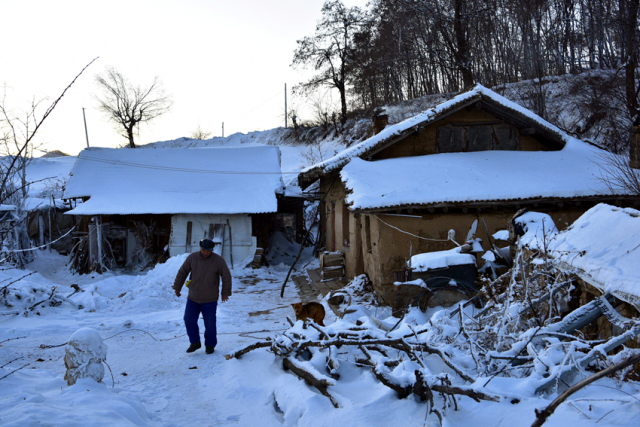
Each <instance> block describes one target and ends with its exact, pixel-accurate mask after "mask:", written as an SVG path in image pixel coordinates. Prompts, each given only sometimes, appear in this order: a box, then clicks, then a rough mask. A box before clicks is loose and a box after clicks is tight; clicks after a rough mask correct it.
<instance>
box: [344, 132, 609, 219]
mask: <svg viewBox="0 0 640 427" xmlns="http://www.w3.org/2000/svg"><path fill="white" fill-rule="evenodd" d="M599 152H601V150H599V149H597V148H595V147H593V146H591V145H589V144H587V143H584V142H582V141H580V140H577V139H575V138H570V139H569V140H568V142H567V144H566V145H565V147H564V148H563V149H562V150H560V151H477V152H472V153H442V154H431V155H426V156H416V157H404V158H396V159H386V160H378V161H374V162H370V161H365V160H362V159H359V158H354V159H352V160H351V161H350V162H349V164H347V165H346V166H345V167H344V168H343V169H342V172H341V177H342V181H343V182H344V184H345V186H346V188H347V189H348V190H350V192H351V193H350V194H349V196H348V197H347V202H348V203H350V204H352V206H351V208H352V209H368V208H371V209H373V208H383V207H390V206H399V205H420V204H435V203H455V202H473V201H499V200H518V199H534V198H556V197H557V198H573V197H587V196H594V195H608V194H611V190H610V189H609V188H608V187H607V185H606V184H605V183H604V182H603V181H602V180H601V179H599V177H600V176H601V175H602V173H603V172H602V169H601V168H600V166H599V165H598V163H597V161H598V159H599V158H598V153H599Z"/></svg>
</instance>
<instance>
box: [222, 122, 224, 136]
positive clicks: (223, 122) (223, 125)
mask: <svg viewBox="0 0 640 427" xmlns="http://www.w3.org/2000/svg"><path fill="white" fill-rule="evenodd" d="M222 137H223V138H224V122H222Z"/></svg>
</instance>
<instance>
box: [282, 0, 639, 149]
mask: <svg viewBox="0 0 640 427" xmlns="http://www.w3.org/2000/svg"><path fill="white" fill-rule="evenodd" d="M638 4H639V2H638V0H630V1H616V0H535V1H531V0H477V1H476V0H411V1H409V0H372V1H371V2H370V3H368V6H367V8H366V9H360V8H357V7H352V8H349V7H346V6H345V5H344V4H343V3H342V2H341V1H339V0H332V1H328V2H326V3H325V4H324V6H323V8H322V11H321V13H322V15H321V18H320V19H319V20H318V24H317V27H316V31H315V33H314V34H313V35H309V36H307V37H304V38H302V39H301V40H298V48H297V49H296V51H295V52H294V57H293V63H292V65H293V66H294V67H305V68H310V69H312V70H314V71H315V75H314V76H313V77H312V78H310V79H309V80H308V81H305V82H302V83H300V84H299V85H297V86H296V88H295V89H296V93H297V94H299V95H303V96H305V95H306V96H309V95H311V94H313V93H317V92H318V91H321V90H326V89H333V90H337V91H338V93H339V94H340V106H339V107H336V109H335V111H330V109H328V108H327V109H326V111H318V112H317V114H316V115H315V116H316V122H325V123H323V124H324V125H325V126H328V125H330V124H332V125H333V126H334V128H336V129H337V128H338V127H337V123H338V122H339V123H341V124H342V125H343V126H344V125H346V122H347V120H348V118H349V117H354V115H355V116H356V117H357V115H358V114H357V112H361V113H362V112H365V113H366V114H370V113H372V112H373V111H375V110H376V109H377V108H379V107H383V106H389V105H394V104H398V103H406V102H407V101H410V100H416V99H417V98H423V97H428V96H430V95H440V94H451V93H456V92H459V91H461V90H464V89H465V88H468V87H470V86H471V85H473V84H475V83H480V84H482V85H484V86H487V87H492V88H494V90H496V89H497V90H498V91H500V92H503V94H504V95H505V96H506V97H508V98H509V99H512V100H514V101H516V102H518V103H521V104H523V105H524V106H526V107H527V108H529V109H531V110H532V111H534V112H535V113H537V114H539V115H540V116H542V117H544V118H546V119H548V120H550V121H551V122H553V123H554V124H557V125H558V126H560V127H561V128H563V129H565V130H567V131H568V132H570V133H574V134H575V135H576V136H579V137H582V138H585V139H592V140H594V141H597V142H600V143H602V144H604V145H606V146H607V147H610V148H611V149H613V150H614V151H621V150H622V151H624V150H625V149H626V139H627V137H626V135H627V131H628V129H629V127H630V126H631V124H632V123H633V122H634V121H635V120H636V117H637V115H638V82H637V79H636V74H637V66H638ZM571 76H578V77H577V78H576V79H572V78H571ZM525 81H526V83H520V84H517V83H519V82H525ZM550 83H551V84H550ZM514 84H515V85H514ZM501 88H502V90H501ZM567 97H570V100H571V104H570V105H566V104H565V106H562V107H558V106H557V105H556V104H559V102H558V100H559V99H563V100H565V99H566V100H569V99H567ZM440 99H442V98H441V97H437V98H436V100H440ZM434 102H435V100H433V101H432V100H430V99H428V98H427V99H422V100H420V101H413V102H411V105H412V106H411V107H409V108H410V109H413V110H419V109H422V108H424V107H426V106H429V105H431V104H433V103H434ZM565 107H568V110H570V111H569V112H567V111H565V110H566V108H565ZM354 113H355V114H354ZM567 113H568V114H567ZM289 114H290V115H291V116H294V115H295V111H290V112H289ZM323 118H324V119H323ZM396 120H397V119H396ZM350 141H351V140H350V139H347V140H346V142H347V143H349V142H350Z"/></svg>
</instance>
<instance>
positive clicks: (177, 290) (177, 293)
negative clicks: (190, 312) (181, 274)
mask: <svg viewBox="0 0 640 427" xmlns="http://www.w3.org/2000/svg"><path fill="white" fill-rule="evenodd" d="M174 290H175V291H176V296H177V297H179V296H180V290H179V289H174Z"/></svg>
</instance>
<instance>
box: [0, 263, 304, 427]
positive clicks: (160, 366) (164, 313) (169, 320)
mask: <svg viewBox="0 0 640 427" xmlns="http://www.w3.org/2000/svg"><path fill="white" fill-rule="evenodd" d="M41 258H44V260H39V261H38V263H37V264H36V265H35V267H38V268H39V270H40V271H44V272H46V273H45V275H44V276H45V277H46V278H47V279H53V280H54V281H55V283H57V284H59V285H60V286H61V287H62V286H68V285H69V284H71V283H79V284H80V285H81V287H82V288H86V287H87V286H91V285H90V284H91V283H92V282H97V284H96V285H95V286H97V289H98V292H100V291H103V293H104V294H109V293H114V292H113V291H114V290H112V289H111V290H107V288H109V287H111V286H113V284H114V283H117V284H118V286H119V288H122V289H118V290H117V291H116V292H115V293H116V294H117V293H119V292H120V290H126V288H127V287H129V286H133V285H134V284H133V283H132V282H134V281H135V279H136V278H137V276H107V277H106V278H105V279H102V277H101V276H99V275H98V276H97V277H96V276H94V277H95V278H94V279H91V277H90V276H84V277H83V276H70V275H69V274H68V273H67V272H66V269H65V268H64V266H62V265H56V261H60V259H58V258H57V257H54V256H52V257H41ZM247 272H248V273H247ZM173 273H175V272H173ZM171 274H172V272H167V275H171ZM232 274H233V275H234V294H233V296H232V298H231V299H230V300H229V302H227V303H225V304H219V306H218V333H219V335H218V341H219V343H218V346H217V347H216V352H215V353H214V354H213V355H207V354H205V353H204V349H201V350H198V351H196V352H195V353H192V354H187V353H186V352H185V350H186V348H187V347H188V345H189V343H188V340H187V337H186V336H181V337H178V338H176V339H171V338H173V337H176V336H180V335H184V334H185V330H184V326H183V322H182V314H183V307H184V303H185V301H186V296H185V295H184V293H183V296H182V297H181V298H180V299H178V298H176V297H175V296H174V295H171V294H172V291H171V289H170V284H171V283H170V282H169V283H165V285H166V287H165V289H164V290H163V291H165V292H167V294H168V295H169V296H164V298H162V300H163V302H164V303H166V304H164V305H168V306H169V307H165V309H163V310H158V311H156V310H153V309H152V308H153V305H154V304H149V305H148V306H147V307H146V308H147V309H144V308H145V304H144V303H142V304H140V303H139V302H138V303H137V304H136V309H135V310H131V309H129V308H128V307H127V305H131V304H127V303H124V304H117V297H116V298H115V299H114V301H110V302H109V304H110V305H111V306H110V307H109V308H108V309H107V310H106V312H105V311H103V310H97V311H96V312H93V313H87V312H85V311H78V310H71V309H68V310H64V311H63V312H60V310H58V311H55V310H52V309H51V310H49V309H48V312H47V313H46V315H45V314H44V313H43V315H42V316H30V317H28V318H12V319H6V318H5V319H0V322H1V323H0V333H1V335H0V337H3V338H4V339H6V338H5V337H7V338H8V337H23V336H24V337H26V338H24V339H20V340H16V341H12V342H11V343H5V344H4V345H3V349H5V350H8V351H11V352H12V353H13V354H14V355H18V356H22V358H23V360H27V361H36V360H40V359H41V360H43V361H41V362H33V363H32V364H31V366H33V367H35V368H37V369H38V370H42V371H43V372H48V373H49V374H50V376H51V377H53V378H56V379H57V381H58V382H59V387H63V386H64V387H66V384H65V383H64V381H62V378H63V376H64V372H65V368H64V362H63V356H64V347H57V348H50V349H40V348H39V346H40V344H46V345H57V344H61V343H64V342H66V340H68V338H69V336H70V335H71V334H72V333H73V332H75V331H76V330H77V329H79V328H81V327H91V328H94V329H96V330H98V331H99V332H100V334H101V335H102V337H103V339H106V341H105V344H106V345H107V346H108V353H107V362H108V363H109V366H110V367H111V369H112V370H113V375H114V378H115V389H114V391H116V392H119V394H120V395H123V396H126V397H128V398H130V399H133V400H138V399H139V401H140V403H141V404H142V405H143V406H144V409H145V410H146V412H147V414H148V416H149V420H148V421H149V423H150V424H151V425H166V426H182V425H187V424H191V423H194V425H244V424H245V423H248V422H249V420H251V422H256V423H259V424H260V425H280V424H281V423H280V422H279V421H278V417H279V415H278V414H277V413H276V411H275V409H274V406H273V404H272V396H257V395H256V394H259V393H260V392H261V391H262V389H263V386H262V384H261V383H260V381H261V377H263V372H261V371H262V370H264V366H265V364H264V362H268V364H271V362H270V361H265V360H262V361H260V362H261V363H259V366H258V365H256V366H255V367H254V366H253V364H252V363H251V361H250V359H251V357H247V358H245V359H246V360H247V361H249V363H248V364H245V365H244V366H243V367H242V370H243V371H245V372H244V373H245V374H246V373H247V372H248V371H251V369H253V368H255V369H256V371H255V372H254V373H252V375H251V378H253V379H254V380H255V382H256V387H255V389H253V390H252V385H251V383H245V381H243V380H242V379H241V378H239V377H238V375H237V373H235V372H234V370H232V371H229V370H228V369H227V368H228V367H229V365H232V364H238V362H237V361H232V362H227V361H226V360H225V359H224V354H225V353H229V352H231V351H233V350H235V349H237V348H238V347H240V346H242V345H244V344H246V343H250V342H253V341H255V339H254V338H250V337H247V336H241V335H240V334H243V333H246V332H253V334H249V335H251V336H253V337H264V336H266V333H264V332H256V331H263V330H269V331H277V330H284V329H285V324H286V319H285V317H286V316H292V315H293V312H292V309H291V308H290V307H289V304H290V303H292V302H297V301H298V296H297V293H296V291H295V289H294V288H293V287H292V286H293V285H291V286H289V287H288V288H287V291H286V293H285V297H284V298H280V286H281V283H282V279H283V277H281V276H284V274H285V273H284V272H282V271H280V272H275V273H273V274H271V273H269V272H267V271H266V270H265V269H262V270H260V271H258V272H257V273H256V274H254V273H252V272H251V270H239V269H236V270H233V271H232ZM101 279H102V280H101ZM165 282H166V280H165ZM107 283H109V284H110V286H107ZM154 296H155V295H154ZM141 298H145V297H141ZM147 298H149V297H147ZM140 307H143V309H142V310H140V309H139V308H140ZM129 322H131V327H130V328H128V327H126V326H125V323H129ZM200 323H201V333H202V331H203V330H204V328H203V325H202V320H200ZM130 329H135V330H130ZM139 330H144V331H146V332H148V333H149V334H151V335H152V336H153V337H155V338H156V339H158V340H161V339H170V340H167V341H154V340H153V339H152V338H151V337H150V336H149V335H147V334H145V333H143V332H140V331H139ZM123 331H124V333H122V334H120V335H117V336H115V337H112V338H109V337H111V336H113V335H115V334H117V333H119V332H123ZM271 334H273V332H271ZM262 358H263V359H264V356H262ZM14 377H15V378H17V377H18V374H16V375H14ZM9 378H11V377H9ZM104 383H105V384H106V385H107V388H108V389H111V385H112V380H111V375H110V374H109V373H108V372H107V373H106V375H105V379H104ZM5 384H8V383H7V382H6V380H5ZM0 385H4V384H0ZM230 390H235V392H234V393H229V391H230ZM258 402H261V403H262V404H258V405H257V403H258ZM249 407H251V408H252V409H251V410H249V411H248V410H247V409H248V408H249ZM0 409H1V407H0ZM1 413H2V412H1V411H0V414H1ZM247 418H249V419H247ZM1 420H2V418H0V423H1Z"/></svg>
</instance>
